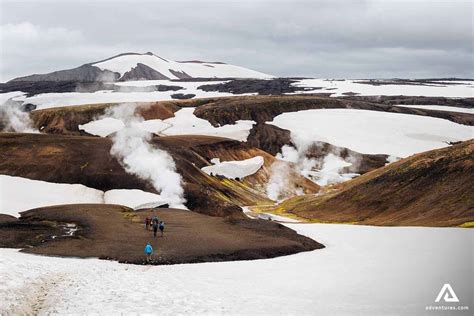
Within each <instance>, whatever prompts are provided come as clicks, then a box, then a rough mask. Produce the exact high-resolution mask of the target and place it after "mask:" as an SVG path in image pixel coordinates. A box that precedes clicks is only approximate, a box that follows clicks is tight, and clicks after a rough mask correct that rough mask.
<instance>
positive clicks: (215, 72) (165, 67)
mask: <svg viewBox="0 0 474 316" xmlns="http://www.w3.org/2000/svg"><path fill="white" fill-rule="evenodd" d="M191 78H258V79H265V78H273V76H271V75H267V74H264V73H261V72H258V71H254V70H251V69H247V68H243V67H240V66H234V65H229V64H226V63H222V62H204V61H198V60H191V61H173V60H169V59H165V58H163V57H160V56H157V55H155V54H153V53H150V52H148V53H145V54H138V53H125V54H120V55H117V56H114V57H111V58H107V59H104V60H101V61H98V62H93V63H89V64H85V65H82V66H80V67H77V68H73V69H67V70H60V71H55V72H51V73H48V74H35V75H30V76H26V77H20V78H15V79H13V80H11V81H129V80H161V79H165V80H166V79H191Z"/></svg>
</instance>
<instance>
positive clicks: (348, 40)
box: [0, 0, 474, 81]
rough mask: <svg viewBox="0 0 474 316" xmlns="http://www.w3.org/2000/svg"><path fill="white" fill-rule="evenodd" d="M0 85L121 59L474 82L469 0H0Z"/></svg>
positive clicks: (298, 73) (274, 71) (313, 74)
mask: <svg viewBox="0 0 474 316" xmlns="http://www.w3.org/2000/svg"><path fill="white" fill-rule="evenodd" d="M0 14H1V21H0V22H1V23H0V24H1V29H0V36H1V65H0V81H6V80H9V79H12V78H14V77H17V76H23V75H28V74H32V73H44V72H50V71H54V70H60V69H66V68H74V67H77V66H79V65H82V64H84V63H88V62H93V61H97V60H101V59H104V58H107V57H110V56H113V55H116V54H119V53H123V52H147V51H151V52H153V53H155V54H157V55H161V56H163V57H165V58H169V59H173V60H189V59H201V60H208V61H224V62H228V63H231V64H236V65H240V66H244V67H248V68H251V69H255V70H259V71H262V72H266V73H269V74H273V75H278V76H306V77H324V78H393V77H402V78H426V77H463V78H474V65H473V4H472V1H456V0H445V1H434V0H428V1H350V0H348V1H334V0H332V1H316V0H305V1H303V0H302V1H270V0H268V1H256V0H252V1H244V0H240V1H228V0H227V1H197V0H194V1H177V0H174V1H171V0H170V1H157V0H155V1H144V0H142V1H140V0H138V1H137V0H136V1H118V0H114V1H107V0H103V1H100V0H95V1H77V0H68V1H65V0H56V1H41V0H36V1H21V0H12V1H10V0H0Z"/></svg>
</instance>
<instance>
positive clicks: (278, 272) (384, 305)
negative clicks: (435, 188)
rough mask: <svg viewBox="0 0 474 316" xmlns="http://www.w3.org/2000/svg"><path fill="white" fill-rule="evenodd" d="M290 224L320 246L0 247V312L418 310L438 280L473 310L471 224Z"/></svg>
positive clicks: (377, 312)
mask: <svg viewBox="0 0 474 316" xmlns="http://www.w3.org/2000/svg"><path fill="white" fill-rule="evenodd" d="M288 226H289V227H290V228H293V229H295V230H297V231H298V232H299V233H301V234H303V235H306V236H309V237H311V238H314V239H316V240H318V241H320V242H322V243H323V244H324V245H326V248H325V249H322V250H318V251H312V252H304V253H299V254H296V255H291V256H286V257H279V258H275V259H266V260H256V261H237V262H224V263H203V264H182V265H172V266H136V265H126V264H119V263H116V262H111V261H102V260H98V259H71V258H57V257H44V256H36V255H30V254H24V253H20V252H18V251H17V250H14V249H0V271H1V276H2V278H1V282H0V302H2V304H1V307H0V314H2V315H3V314H9V313H12V314H25V313H39V314H42V313H48V312H53V313H61V314H64V313H100V314H104V313H113V312H122V313H130V312H138V313H156V314H177V313H179V314H203V313H208V314H209V313H211V314H216V313H230V314H258V313H259V314H299V315H301V314H338V315H340V314H352V315H353V314H373V315H381V314H394V315H395V314H397V315H400V314H413V315H415V314H416V315H419V314H423V313H427V314H432V313H433V312H432V311H426V310H425V306H427V305H437V303H435V302H434V301H435V299H436V296H437V295H438V293H439V291H440V289H441V287H442V286H443V284H445V283H449V284H450V285H451V286H452V288H453V289H454V291H455V292H456V294H457V296H458V298H459V300H460V303H459V304H460V305H463V306H470V309H471V311H472V309H473V308H474V306H473V305H472V303H473V302H472V298H473V297H474V291H473V284H474V282H473V278H474V271H473V245H474V231H473V230H470V229H460V228H419V227H410V228H408V227H369V226H353V225H332V224H288ZM445 304H448V303H445ZM464 314H466V315H467V314H469V311H468V312H467V313H464Z"/></svg>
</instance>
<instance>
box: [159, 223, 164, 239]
mask: <svg viewBox="0 0 474 316" xmlns="http://www.w3.org/2000/svg"><path fill="white" fill-rule="evenodd" d="M159 228H160V232H161V237H163V232H164V230H165V222H163V221H160V226H159Z"/></svg>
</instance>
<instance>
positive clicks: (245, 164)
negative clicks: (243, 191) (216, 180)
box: [201, 156, 264, 179]
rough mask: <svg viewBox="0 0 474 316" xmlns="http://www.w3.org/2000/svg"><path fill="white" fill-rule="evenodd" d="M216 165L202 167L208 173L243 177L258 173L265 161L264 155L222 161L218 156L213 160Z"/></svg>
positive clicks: (233, 177) (231, 177)
mask: <svg viewBox="0 0 474 316" xmlns="http://www.w3.org/2000/svg"><path fill="white" fill-rule="evenodd" d="M211 162H212V163H214V165H212V166H207V167H202V168H201V170H202V171H204V172H205V173H207V174H208V175H219V176H223V177H226V178H229V179H237V178H239V179H243V178H245V177H247V176H250V175H252V174H254V173H256V172H257V171H258V170H259V169H260V168H261V167H262V166H263V163H264V159H263V157H262V156H255V157H252V158H249V159H245V160H229V161H223V162H220V160H219V159H218V158H214V159H212V160H211Z"/></svg>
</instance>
